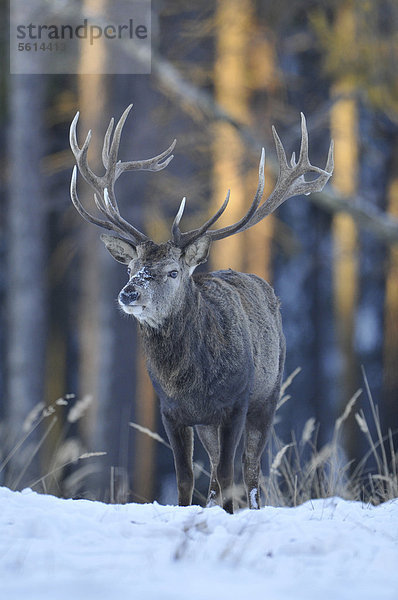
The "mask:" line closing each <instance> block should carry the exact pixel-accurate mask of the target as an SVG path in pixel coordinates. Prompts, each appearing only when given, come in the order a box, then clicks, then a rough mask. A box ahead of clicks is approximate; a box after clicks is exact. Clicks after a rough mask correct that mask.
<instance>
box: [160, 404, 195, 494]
mask: <svg viewBox="0 0 398 600" xmlns="http://www.w3.org/2000/svg"><path fill="white" fill-rule="evenodd" d="M162 419H163V425H164V428H165V430H166V433H167V436H168V438H169V442H170V445H171V447H172V450H173V455H174V465H175V470H176V477H177V490H178V504H179V505H180V506H189V505H190V504H192V493H193V469H192V454H193V430H192V427H185V426H183V425H178V424H177V423H175V422H174V421H172V420H170V419H168V418H167V417H165V416H164V415H162Z"/></svg>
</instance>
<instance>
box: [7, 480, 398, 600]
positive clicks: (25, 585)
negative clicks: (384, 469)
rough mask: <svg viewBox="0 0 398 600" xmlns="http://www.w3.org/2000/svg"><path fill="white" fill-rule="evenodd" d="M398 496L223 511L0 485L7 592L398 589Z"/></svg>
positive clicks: (308, 598)
mask: <svg viewBox="0 0 398 600" xmlns="http://www.w3.org/2000/svg"><path fill="white" fill-rule="evenodd" d="M397 566H398V499H397V500H393V501H390V502H386V503H384V504H382V505H380V506H378V507H372V506H367V505H364V504H361V503H359V502H348V501H345V500H342V499H340V498H329V499H326V500H314V501H311V502H308V503H306V504H303V505H302V506H299V507H297V508H273V507H266V508H262V509H261V510H257V511H249V510H241V511H239V512H237V513H236V514H235V515H228V514H226V513H225V512H224V511H223V510H222V509H221V508H219V507H212V508H205V509H203V508H200V507H198V506H191V507H175V506H160V505H159V504H157V503H154V504H127V505H106V504H102V503H100V502H90V501H88V500H62V499H59V498H56V497H54V496H46V495H39V494H36V493H34V492H32V491H31V490H24V491H23V492H12V491H10V490H8V489H7V488H0V596H1V598H6V599H7V600H19V599H21V600H26V599H27V598H29V600H39V599H40V600H43V599H51V600H70V599H71V598H73V599H74V600H80V599H82V600H83V599H84V600H102V599H109V600H111V599H113V598H121V599H123V598H133V599H139V600H152V599H153V600H155V599H156V600H183V599H184V600H186V599H188V600H199V599H200V600H212V599H213V598H214V599H215V598H217V599H219V598H228V600H234V599H235V598H237V599H238V598H239V599H241V598H264V599H267V600H285V599H286V600H313V599H314V600H315V599H317V600H318V599H321V600H346V599H347V600H348V599H350V600H356V599H358V600H359V599H360V600H368V599H369V600H375V599H376V598H377V600H397V598H398V569H397Z"/></svg>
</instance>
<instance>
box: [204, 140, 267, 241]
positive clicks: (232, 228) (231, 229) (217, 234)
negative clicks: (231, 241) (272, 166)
mask: <svg viewBox="0 0 398 600" xmlns="http://www.w3.org/2000/svg"><path fill="white" fill-rule="evenodd" d="M264 166H265V150H264V148H262V150H261V158H260V164H259V168H258V184H257V190H256V193H255V196H254V198H253V202H252V204H251V206H250V208H249V210H248V211H247V213H246V214H245V215H244V217H242V218H241V219H240V221H238V222H237V223H235V224H234V225H229V226H228V227H224V228H223V229H217V230H216V231H209V232H208V233H209V235H210V236H211V239H212V240H213V241H215V240H221V239H223V238H225V237H228V236H230V235H233V234H234V233H238V232H239V231H243V230H244V229H246V226H247V223H249V222H250V220H251V219H252V217H253V216H254V215H255V213H256V211H257V208H258V206H259V204H260V202H261V198H262V197H263V192H264V185H265V176H264Z"/></svg>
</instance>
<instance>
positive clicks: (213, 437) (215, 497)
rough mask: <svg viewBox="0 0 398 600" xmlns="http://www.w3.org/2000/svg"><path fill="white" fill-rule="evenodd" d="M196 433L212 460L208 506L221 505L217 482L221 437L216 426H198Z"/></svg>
mask: <svg viewBox="0 0 398 600" xmlns="http://www.w3.org/2000/svg"><path fill="white" fill-rule="evenodd" d="M196 431H197V433H198V436H199V439H200V441H201V442H202V444H203V446H204V448H205V450H206V452H207V454H208V455H209V459H210V469H211V473H210V484H209V493H208V495H207V503H206V506H215V505H216V504H219V503H220V486H219V484H218V480H217V467H218V463H219V461H220V437H219V430H218V427H217V426H216V425H196Z"/></svg>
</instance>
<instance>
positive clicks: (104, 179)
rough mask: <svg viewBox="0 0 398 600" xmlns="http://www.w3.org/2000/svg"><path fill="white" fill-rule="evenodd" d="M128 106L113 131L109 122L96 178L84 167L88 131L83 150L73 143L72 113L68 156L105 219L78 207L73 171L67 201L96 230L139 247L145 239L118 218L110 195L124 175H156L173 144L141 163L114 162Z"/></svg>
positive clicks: (75, 135) (74, 121) (167, 161)
mask: <svg viewBox="0 0 398 600" xmlns="http://www.w3.org/2000/svg"><path fill="white" fill-rule="evenodd" d="M132 106H133V105H132V104H130V105H129V106H128V107H127V108H126V110H125V111H124V112H123V114H122V116H121V117H120V119H119V121H118V122H117V124H116V127H115V129H114V119H113V118H112V119H111V120H110V122H109V125H108V128H107V130H106V133H105V136H104V142H103V146H102V162H103V165H104V167H105V174H104V175H103V176H98V175H96V174H95V173H94V172H93V171H92V170H91V168H90V167H89V165H88V161H87V153H88V148H89V144H90V140H91V131H89V132H88V134H87V137H86V139H85V141H84V144H83V146H82V147H81V148H80V147H79V144H78V141H77V123H78V120H79V112H77V113H76V115H75V117H74V119H73V121H72V123H71V127H70V133H69V139H70V145H71V148H72V152H73V154H74V156H75V159H76V162H77V166H78V168H79V171H80V173H81V175H82V176H83V178H84V179H85V180H86V181H87V183H88V184H89V185H90V186H91V187H92V188H93V189H94V191H95V194H94V200H95V204H96V206H97V208H98V210H99V211H100V212H101V213H102V214H103V215H105V217H107V219H106V220H101V219H98V218H96V217H94V216H93V215H91V214H89V213H88V212H87V211H86V209H85V208H84V207H83V206H82V204H81V202H80V201H79V199H78V196H77V191H76V179H77V171H76V168H75V169H74V171H73V173H72V180H71V198H72V202H73V204H74V206H75V207H76V209H77V211H78V212H79V214H80V215H81V216H82V217H83V218H84V219H86V220H87V221H89V222H90V223H94V224H95V225H98V226H99V227H104V228H105V229H109V230H114V231H115V232H117V233H118V234H120V233H122V234H125V235H126V236H128V238H129V239H128V241H130V243H131V242H132V243H133V244H139V243H142V242H144V241H147V240H148V237H147V236H146V235H144V234H143V233H141V232H140V231H139V230H138V229H136V228H135V227H134V226H133V225H132V224H131V223H129V222H128V221H126V219H124V218H123V217H122V216H121V215H120V211H119V207H118V204H117V200H116V197H115V193H114V185H115V182H116V180H117V178H118V177H119V176H120V175H121V174H122V173H123V172H124V171H128V170H140V169H146V170H151V171H159V170H161V169H164V168H165V167H167V165H168V164H169V162H170V161H171V160H172V158H173V156H172V155H171V156H170V153H171V151H172V150H173V148H174V146H175V144H176V140H174V142H173V143H172V144H171V146H170V147H169V148H167V150H165V151H164V152H162V153H161V154H159V155H158V156H155V157H153V158H150V159H147V160H143V161H130V162H121V161H118V159H117V156H118V151H119V146H120V139H121V134H122V131H123V126H124V124H125V122H126V119H127V117H128V115H129V113H130V111H131V109H132ZM112 132H113V134H112ZM124 239H126V238H124Z"/></svg>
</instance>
